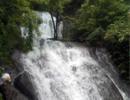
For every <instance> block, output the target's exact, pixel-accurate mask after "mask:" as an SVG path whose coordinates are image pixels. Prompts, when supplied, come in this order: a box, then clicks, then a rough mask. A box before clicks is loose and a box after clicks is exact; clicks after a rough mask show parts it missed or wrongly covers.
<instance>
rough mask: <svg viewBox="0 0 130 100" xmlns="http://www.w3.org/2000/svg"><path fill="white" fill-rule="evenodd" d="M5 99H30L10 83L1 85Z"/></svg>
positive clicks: (0, 88)
mask: <svg viewBox="0 0 130 100" xmlns="http://www.w3.org/2000/svg"><path fill="white" fill-rule="evenodd" d="M0 92H1V93H2V94H3V98H4V100H28V99H27V97H25V96H24V95H23V94H21V93H20V92H19V91H18V90H17V89H15V88H14V87H13V86H12V85H10V84H4V85H2V86H1V87H0Z"/></svg>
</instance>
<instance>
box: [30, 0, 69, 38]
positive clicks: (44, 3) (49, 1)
mask: <svg viewBox="0 0 130 100" xmlns="http://www.w3.org/2000/svg"><path fill="white" fill-rule="evenodd" d="M39 1H40V2H39ZM39 1H37V0H31V2H32V5H33V8H34V9H37V10H44V11H48V12H49V13H50V15H51V18H52V22H53V26H54V39H57V30H58V24H59V22H60V21H61V15H62V13H63V9H64V7H65V5H67V4H68V3H69V2H70V1H71V0H39ZM53 16H55V17H56V23H55V22H54V19H53Z"/></svg>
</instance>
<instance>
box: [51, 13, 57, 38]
mask: <svg viewBox="0 0 130 100" xmlns="http://www.w3.org/2000/svg"><path fill="white" fill-rule="evenodd" d="M50 15H51V19H52V23H53V28H54V39H57V25H56V24H57V21H56V24H55V21H54V18H53V15H52V12H50ZM56 20H57V19H56Z"/></svg>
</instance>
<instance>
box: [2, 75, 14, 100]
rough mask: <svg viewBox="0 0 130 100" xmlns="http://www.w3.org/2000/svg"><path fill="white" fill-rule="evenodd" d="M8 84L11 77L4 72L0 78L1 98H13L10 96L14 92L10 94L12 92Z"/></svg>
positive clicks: (7, 99)
mask: <svg viewBox="0 0 130 100" xmlns="http://www.w3.org/2000/svg"><path fill="white" fill-rule="evenodd" d="M10 85H11V77H10V75H9V74H8V73H4V74H3V75H2V77H1V78H0V93H1V94H2V98H3V99H4V100H13V98H12V96H13V95H15V94H12V93H13V92H12V89H11V87H10ZM11 92H12V93H11ZM14 93H15V92H14Z"/></svg>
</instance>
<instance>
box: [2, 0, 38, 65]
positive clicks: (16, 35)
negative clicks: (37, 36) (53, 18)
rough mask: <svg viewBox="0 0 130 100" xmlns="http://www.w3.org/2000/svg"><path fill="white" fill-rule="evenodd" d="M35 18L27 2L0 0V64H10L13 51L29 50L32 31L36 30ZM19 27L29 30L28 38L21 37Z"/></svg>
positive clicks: (23, 0)
mask: <svg viewBox="0 0 130 100" xmlns="http://www.w3.org/2000/svg"><path fill="white" fill-rule="evenodd" d="M37 19H38V18H37V17H36V16H35V13H34V11H33V10H32V9H31V4H30V1H28V0H0V48H1V49H0V62H1V64H3V63H4V64H7V65H8V64H12V61H11V55H12V53H13V52H14V50H16V49H19V50H20V51H28V50H30V49H31V42H32V30H34V29H36V28H37ZM21 27H26V28H28V30H29V33H28V34H29V36H28V37H27V38H26V39H25V38H23V37H21ZM1 64H0V65H1Z"/></svg>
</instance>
